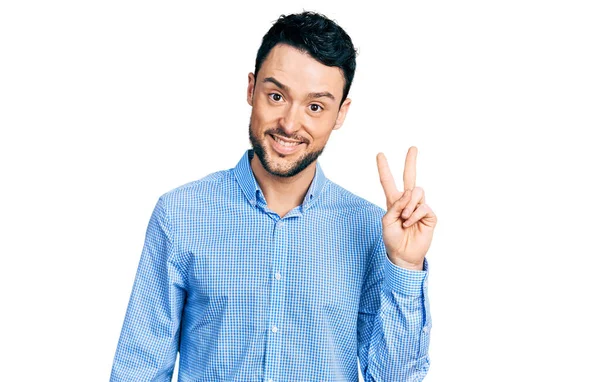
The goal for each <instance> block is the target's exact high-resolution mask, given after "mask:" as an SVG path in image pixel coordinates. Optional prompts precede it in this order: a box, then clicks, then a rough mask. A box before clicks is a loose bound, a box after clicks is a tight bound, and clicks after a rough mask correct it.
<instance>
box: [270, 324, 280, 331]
mask: <svg viewBox="0 0 600 382" xmlns="http://www.w3.org/2000/svg"><path fill="white" fill-rule="evenodd" d="M277 330H279V329H277V326H275V325H273V327H272V328H271V331H272V332H273V333H277Z"/></svg>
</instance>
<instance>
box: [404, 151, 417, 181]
mask: <svg viewBox="0 0 600 382" xmlns="http://www.w3.org/2000/svg"><path fill="white" fill-rule="evenodd" d="M416 183H417V148H416V147H415V146H411V147H410V148H409V149H408V153H407V154H406V161H405V162H404V191H406V190H412V189H413V188H415V184H416Z"/></svg>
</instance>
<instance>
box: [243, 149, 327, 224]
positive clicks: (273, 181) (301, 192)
mask: <svg viewBox="0 0 600 382" xmlns="http://www.w3.org/2000/svg"><path fill="white" fill-rule="evenodd" d="M250 167H251V168H252V172H253V173H254V177H255V178H256V182H257V183H258V185H259V186H260V189H261V190H262V192H263V194H264V196H265V199H266V200H267V207H269V209H270V210H271V211H274V212H276V213H277V214H278V215H279V216H280V217H283V216H285V215H286V214H287V213H288V212H290V211H291V210H293V209H294V208H296V207H298V206H299V205H300V204H302V201H303V200H304V197H305V196H306V192H307V191H308V188H309V187H310V184H311V182H312V180H313V178H314V176H315V171H316V169H317V162H316V161H314V162H313V163H311V164H310V165H309V166H308V167H307V168H305V169H304V170H302V171H301V172H300V173H298V174H296V175H294V176H291V177H289V178H284V177H281V176H276V175H273V174H271V173H269V172H267V170H265V168H264V167H263V165H262V163H260V160H259V159H258V157H257V156H256V155H254V156H253V157H252V160H251V161H250Z"/></svg>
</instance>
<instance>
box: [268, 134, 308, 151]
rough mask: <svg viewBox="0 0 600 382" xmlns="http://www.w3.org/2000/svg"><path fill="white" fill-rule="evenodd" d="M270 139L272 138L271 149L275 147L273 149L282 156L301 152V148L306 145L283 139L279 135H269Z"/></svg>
mask: <svg viewBox="0 0 600 382" xmlns="http://www.w3.org/2000/svg"><path fill="white" fill-rule="evenodd" d="M269 137H271V139H270V141H271V147H273V149H274V150H275V151H276V152H277V153H279V154H281V155H289V154H293V153H295V152H296V151H298V150H300V146H302V145H303V144H305V143H304V142H302V141H296V140H293V139H288V138H283V137H281V136H279V135H274V134H269Z"/></svg>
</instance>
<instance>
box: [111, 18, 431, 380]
mask: <svg viewBox="0 0 600 382" xmlns="http://www.w3.org/2000/svg"><path fill="white" fill-rule="evenodd" d="M355 56H356V54H355V49H354V46H353V45H352V41H351V39H350V37H348V35H347V34H346V33H345V32H344V31H343V30H342V29H341V28H340V27H339V26H338V25H337V24H335V23H334V22H333V21H331V20H329V19H327V18H326V17H324V16H322V15H319V14H316V13H310V12H304V13H302V14H295V15H289V16H282V17H280V19H279V20H278V21H277V22H276V23H275V24H274V25H273V27H272V28H271V29H270V30H269V32H267V34H266V35H265V36H264V38H263V41H262V45H261V47H260V48H259V50H258V54H257V58H256V67H255V71H254V73H250V74H249V75H248V89H247V99H248V103H249V104H250V106H252V114H251V118H250V128H249V134H250V141H251V144H252V150H248V152H246V153H244V155H243V156H242V158H241V160H240V161H239V163H238V164H237V166H236V167H235V168H233V169H230V170H227V171H220V172H217V173H214V174H211V175H209V176H207V177H205V178H203V179H200V180H198V181H195V182H191V183H188V184H186V185H183V186H181V187H178V188H176V189H174V190H172V191H170V192H167V193H166V194H164V195H162V196H161V197H160V198H159V200H158V203H157V205H156V207H155V209H154V212H153V214H152V217H151V219H150V223H149V226H148V231H147V234H146V241H145V244H144V248H143V251H142V256H141V260H140V265H139V268H138V271H137V274H136V278H135V282H134V286H133V292H132V295H131V299H130V302H129V306H128V308H127V314H126V317H125V322H124V325H123V329H122V332H121V337H120V340H119V344H118V347H117V352H116V356H115V360H114V365H113V369H112V376H111V381H169V380H171V376H172V373H173V368H174V363H175V359H176V356H177V352H178V351H179V353H180V364H179V380H180V381H357V380H358V368H357V363H356V359H357V356H358V358H359V361H360V365H361V368H362V374H363V376H364V379H365V380H366V381H420V380H422V379H423V378H424V376H425V374H426V373H427V371H428V368H429V358H428V347H429V329H430V327H431V318H430V315H429V306H428V299H427V263H426V261H425V254H426V252H427V250H428V249H429V246H430V243H431V239H432V234H433V229H434V227H435V224H436V222H437V218H436V216H435V215H434V213H433V212H432V211H431V209H430V208H429V207H428V206H427V205H426V204H425V197H424V193H423V190H422V189H421V188H419V187H415V178H416V172H415V162H416V148H414V147H411V148H410V149H409V151H408V154H407V158H406V163H405V169H404V191H399V190H397V188H396V186H395V184H394V180H393V178H392V175H391V172H390V169H389V168H388V165H387V162H386V159H385V157H384V156H383V155H382V154H380V155H379V156H378V158H377V163H378V167H379V174H380V178H381V183H382V185H383V188H384V192H385V195H386V199H387V209H388V211H387V213H385V211H383V210H382V209H381V208H379V207H377V206H375V205H373V204H371V203H369V202H367V201H365V200H363V199H361V198H359V197H357V196H355V195H353V194H351V193H350V192H348V191H346V190H344V189H343V188H341V187H340V186H338V185H336V184H334V183H333V182H331V181H330V180H328V179H327V178H326V177H325V175H324V173H323V171H322V169H321V168H320V165H319V164H318V162H317V161H316V159H317V158H318V156H319V155H320V154H321V152H322V151H323V149H324V147H325V144H326V143H327V140H328V139H329V135H330V134H331V132H332V131H333V130H336V129H339V128H340V127H341V126H342V123H343V122H344V118H345V117H346V113H347V112H348V108H349V107H350V102H351V101H350V99H349V98H347V95H348V91H349V89H350V85H351V82H352V78H353V76H354V69H355ZM384 214H385V215H384Z"/></svg>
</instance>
